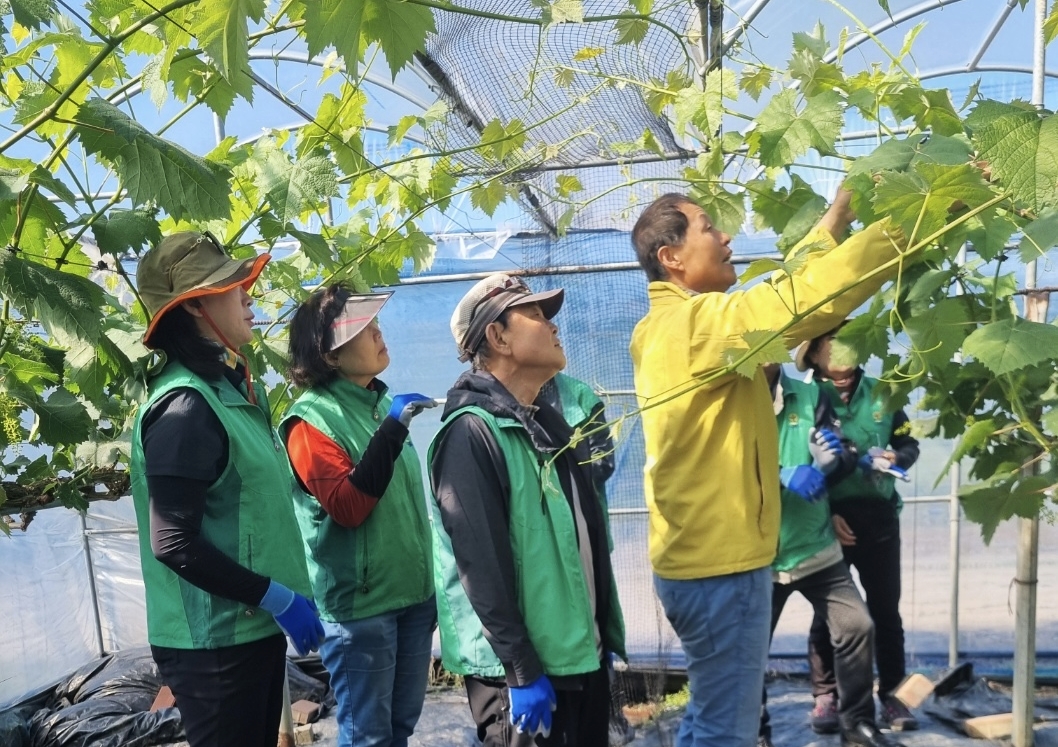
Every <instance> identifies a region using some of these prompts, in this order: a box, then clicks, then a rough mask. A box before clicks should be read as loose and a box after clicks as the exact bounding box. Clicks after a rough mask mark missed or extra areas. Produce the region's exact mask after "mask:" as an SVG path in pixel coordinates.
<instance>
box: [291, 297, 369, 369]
mask: <svg viewBox="0 0 1058 747" xmlns="http://www.w3.org/2000/svg"><path fill="white" fill-rule="evenodd" d="M352 294H353V291H352V290H351V289H349V288H348V287H346V286H344V285H342V284H341V283H335V284H334V285H329V286H327V287H326V288H317V289H316V290H315V291H313V292H312V294H311V295H310V296H309V297H308V298H307V299H306V300H305V301H303V302H302V303H301V305H300V306H298V308H297V311H295V312H294V318H293V320H291V322H290V326H289V330H290V365H289V368H288V369H287V374H288V376H289V377H290V380H291V382H293V384H294V385H295V386H300V387H305V388H307V389H310V388H312V387H316V386H323V385H324V384H329V383H331V382H332V381H334V380H335V379H336V378H338V369H336V368H335V367H334V366H332V365H330V364H329V363H327V360H326V359H325V358H324V357H323V356H324V355H325V354H326V353H327V351H329V350H330V348H331V342H332V340H333V339H334V337H333V333H332V332H331V325H332V324H334V320H335V319H337V318H338V315H339V314H341V313H342V309H343V308H345V302H346V301H347V300H349V296H351V295H352Z"/></svg>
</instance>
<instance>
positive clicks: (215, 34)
mask: <svg viewBox="0 0 1058 747" xmlns="http://www.w3.org/2000/svg"><path fill="white" fill-rule="evenodd" d="M264 10H265V0H209V2H208V3H197V4H196V5H195V14H194V16H193V18H192V22H191V28H190V31H191V33H192V35H194V36H195V38H197V39H198V43H199V45H200V46H201V47H202V48H203V49H205V50H206V54H208V55H209V58H210V59H211V60H212V61H213V64H214V65H216V66H217V70H218V71H220V74H221V75H222V76H224V79H225V80H226V81H228V83H229V84H230V85H231V87H232V88H233V89H234V90H235V91H236V92H237V93H238V94H239V95H240V96H242V97H243V98H245V99H246V100H247V101H253V88H254V84H253V80H252V79H251V78H250V76H249V75H248V74H247V72H248V69H249V65H250V55H249V52H248V50H247V33H248V31H247V20H248V19H249V20H253V21H255V22H259V21H260V20H261V19H262V18H263V17H264Z"/></svg>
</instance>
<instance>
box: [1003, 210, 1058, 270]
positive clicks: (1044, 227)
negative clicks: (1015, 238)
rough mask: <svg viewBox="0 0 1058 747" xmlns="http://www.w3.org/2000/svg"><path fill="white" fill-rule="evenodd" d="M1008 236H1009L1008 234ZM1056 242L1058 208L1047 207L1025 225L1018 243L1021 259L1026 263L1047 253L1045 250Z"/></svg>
mask: <svg viewBox="0 0 1058 747" xmlns="http://www.w3.org/2000/svg"><path fill="white" fill-rule="evenodd" d="M1008 238H1009V236H1008ZM1056 244H1058V209H1055V208H1053V207H1052V208H1047V209H1046V210H1044V211H1043V212H1042V213H1040V214H1039V215H1038V216H1037V217H1036V220H1034V221H1032V222H1031V223H1029V224H1028V225H1027V226H1025V230H1024V232H1023V233H1022V236H1021V243H1020V244H1018V252H1019V253H1020V254H1021V261H1022V262H1025V263H1028V262H1031V261H1032V260H1034V259H1039V258H1040V257H1043V256H1045V255H1046V254H1047V250H1048V249H1050V248H1051V247H1052V246H1055V245H1056Z"/></svg>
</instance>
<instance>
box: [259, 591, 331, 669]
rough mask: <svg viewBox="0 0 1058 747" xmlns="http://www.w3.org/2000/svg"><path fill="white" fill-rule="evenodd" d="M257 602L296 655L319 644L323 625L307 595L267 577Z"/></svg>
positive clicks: (314, 648)
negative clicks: (266, 612) (262, 595)
mask: <svg viewBox="0 0 1058 747" xmlns="http://www.w3.org/2000/svg"><path fill="white" fill-rule="evenodd" d="M257 606H258V607H260V608H261V609H263V610H267V611H268V612H271V613H272V617H274V618H275V619H276V624H278V625H279V627H280V628H281V629H282V630H283V632H284V633H286V635H287V637H289V638H290V642H291V643H293V644H294V649H295V650H296V651H297V652H298V655H299V656H305V655H306V654H308V653H309V651H315V650H317V649H318V648H319V647H320V642H321V641H322V640H323V625H322V624H321V623H320V618H319V615H317V614H316V605H315V604H313V603H312V600H311V599H306V598H305V597H303V596H301V595H300V594H295V593H294V592H293V591H291V590H290V589H288V588H287V587H285V586H283V584H281V583H279V582H277V581H271V582H269V584H268V591H266V592H265V595H264V597H262V598H261V602H260V603H259V604H258V605H257Z"/></svg>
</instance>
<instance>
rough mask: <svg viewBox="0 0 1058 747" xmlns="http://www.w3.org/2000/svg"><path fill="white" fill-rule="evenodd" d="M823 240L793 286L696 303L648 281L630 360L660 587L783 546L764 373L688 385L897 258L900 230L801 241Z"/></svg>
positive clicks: (805, 328)
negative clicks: (755, 335)
mask: <svg viewBox="0 0 1058 747" xmlns="http://www.w3.org/2000/svg"><path fill="white" fill-rule="evenodd" d="M809 242H813V243H822V244H824V245H825V246H826V247H827V249H828V250H829V251H827V252H826V253H823V254H818V255H817V254H813V255H811V256H810V258H809V259H808V261H807V262H806V263H805V264H804V265H803V266H802V267H801V268H800V269H799V270H798V271H796V272H794V273H793V278H792V279H791V278H790V277H788V276H787V277H783V278H782V279H781V280H778V281H777V282H775V283H774V284H768V283H761V284H759V285H756V286H754V287H752V288H750V289H748V290H745V291H735V292H733V293H702V294H700V295H691V294H689V293H688V292H687V291H685V290H683V289H681V288H680V287H679V286H677V285H674V284H673V283H667V282H653V283H651V284H650V286H649V288H648V293H649V296H650V310H649V311H648V312H647V315H646V316H645V317H643V318H642V319H641V320H640V321H639V323H638V324H637V325H636V327H635V330H633V332H632V342H631V346H630V349H631V353H632V363H633V366H634V370H635V387H636V394H637V396H638V398H639V404H640V406H641V407H643V406H647V407H649V406H650V405H651V404H652V403H653V402H657V401H660V400H663V399H665V398H666V397H671V396H672V395H674V394H677V393H680V392H683V393H682V394H679V396H677V397H676V398H674V399H671V400H670V401H668V402H665V403H664V404H659V405H657V406H656V407H650V409H647V410H644V411H643V437H644V439H645V441H646V464H645V466H644V470H643V471H644V491H645V494H646V501H647V507H648V508H649V509H650V561H651V563H652V564H653V566H654V571H655V572H656V573H657V574H658V575H659V576H661V577H663V578H669V579H693V578H707V577H710V576H721V575H725V574H729V573H738V572H742V571H750V570H754V569H757V568H763V567H765V566H767V565H770V564H771V562H772V560H773V559H774V558H775V551H776V548H777V545H778V537H779V445H778V433H777V430H776V425H775V413H774V411H773V410H772V401H771V396H770V394H769V391H768V386H767V383H766V382H765V379H764V374H763V372H762V371H761V370H760V369H759V368H758V369H757V372H756V374H755V375H754V377H753V378H752V379H749V378H746V377H744V376H742V375H740V374H737V373H732V374H729V375H727V376H723V377H721V378H719V379H716V380H715V381H713V382H710V383H709V384H705V385H701V386H698V387H697V388H694V382H693V380H694V378H695V377H699V376H704V375H707V374H709V373H712V372H714V371H716V370H718V369H720V368H722V367H724V366H725V365H727V362H726V361H725V360H724V352H725V351H729V350H731V349H732V348H742V349H743V350H746V349H748V345H747V344H746V342H745V341H744V340H743V339H742V335H743V333H745V332H749V331H753V330H777V329H780V328H781V327H783V326H784V325H786V324H787V323H789V321H790V320H791V318H792V316H793V313H792V311H791V309H793V310H797V311H804V310H806V309H808V308H810V307H812V306H814V305H815V304H817V303H819V302H820V301H821V300H822V299H824V298H826V297H827V296H829V295H830V294H832V293H834V292H836V291H838V290H840V289H841V288H843V287H845V286H847V285H849V284H850V283H852V282H854V281H855V280H857V279H860V278H862V277H864V276H865V275H866V274H867V273H868V272H870V271H871V270H874V269H875V268H877V267H879V266H881V265H882V264H884V263H886V262H888V261H890V260H892V259H894V258H895V257H896V256H897V255H898V252H899V250H901V249H902V248H903V245H904V240H903V237H902V235H901V234H900V233H899V231H898V229H895V228H890V227H889V224H888V221H883V222H881V223H876V224H874V225H872V226H869V227H868V228H866V229H864V230H863V231H861V232H860V233H858V234H856V235H854V236H853V237H852V238H850V239H848V240H847V241H845V242H844V243H842V244H841V245H840V246H838V247H837V248H834V247H835V241H834V239H833V237H831V235H830V234H829V233H828V232H827V231H826V230H825V229H822V228H820V227H816V228H815V229H814V230H813V231H812V232H811V233H810V234H809V235H808V236H807V237H806V238H805V240H804V241H803V242H802V244H805V243H809ZM895 274H896V270H895V268H894V269H893V270H892V271H887V272H885V273H880V274H879V275H878V277H876V278H873V279H871V280H869V281H866V282H862V283H861V284H860V285H858V286H856V287H855V288H852V289H849V290H848V291H847V292H846V293H844V294H842V295H841V296H840V297H839V298H838V299H837V300H835V301H832V302H830V303H828V304H825V305H824V306H822V307H821V308H820V309H818V310H817V311H815V312H814V313H812V314H811V315H809V316H807V317H806V318H805V319H803V320H802V321H800V322H798V323H797V324H795V325H793V326H792V327H791V328H790V329H789V330H787V332H786V333H785V334H784V338H785V343H786V346H787V347H788V348H792V347H794V346H796V345H798V344H799V343H800V342H801V341H803V340H807V339H810V338H812V337H815V336H817V335H820V334H823V333H824V332H826V331H828V330H830V329H833V328H834V327H835V326H837V324H838V323H839V322H841V320H842V319H844V318H845V317H846V316H848V314H849V313H851V312H852V311H853V310H855V309H856V308H857V307H858V306H860V304H862V303H863V302H864V301H865V300H867V299H868V298H870V297H871V296H872V295H874V293H876V292H877V291H878V289H879V288H880V287H881V286H882V284H883V283H884V282H885V281H886V280H888V279H889V278H891V277H893V276H894V275H895Z"/></svg>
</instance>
